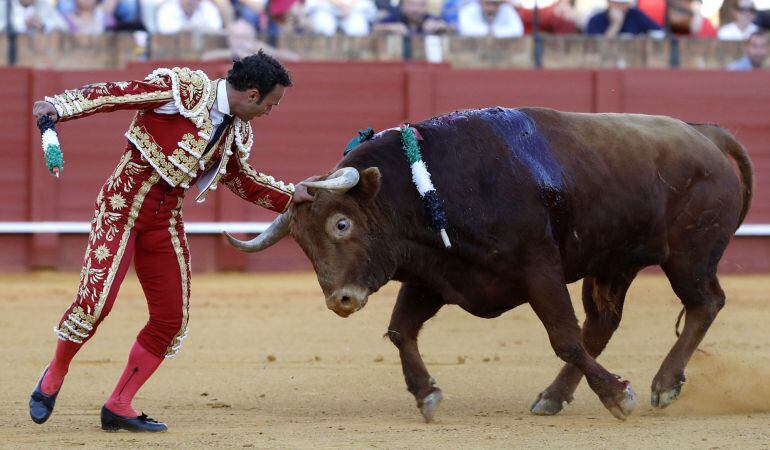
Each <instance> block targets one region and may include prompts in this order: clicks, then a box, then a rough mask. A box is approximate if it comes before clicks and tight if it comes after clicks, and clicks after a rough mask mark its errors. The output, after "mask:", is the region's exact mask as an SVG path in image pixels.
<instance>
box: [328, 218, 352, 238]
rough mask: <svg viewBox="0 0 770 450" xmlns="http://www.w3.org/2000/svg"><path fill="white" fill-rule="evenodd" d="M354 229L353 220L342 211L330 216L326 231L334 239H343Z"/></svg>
mask: <svg viewBox="0 0 770 450" xmlns="http://www.w3.org/2000/svg"><path fill="white" fill-rule="evenodd" d="M352 229H353V221H351V220H350V219H348V218H347V217H346V216H345V215H343V214H341V213H337V214H334V215H332V216H331V217H329V219H328V222H326V231H327V232H328V233H329V234H330V235H331V237H333V238H334V239H343V238H346V237H348V236H349V235H350V231H351V230H352Z"/></svg>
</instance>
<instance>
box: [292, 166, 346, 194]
mask: <svg viewBox="0 0 770 450" xmlns="http://www.w3.org/2000/svg"><path fill="white" fill-rule="evenodd" d="M358 178H359V175H358V170H356V169H355V168H353V167H343V168H342V169H339V170H337V171H336V172H334V173H333V174H331V175H329V177H328V178H327V179H325V180H321V181H303V182H302V184H304V185H305V186H307V187H311V188H316V189H328V190H330V191H337V192H340V193H342V192H347V191H348V190H350V189H351V188H352V187H353V186H355V185H357V184H358Z"/></svg>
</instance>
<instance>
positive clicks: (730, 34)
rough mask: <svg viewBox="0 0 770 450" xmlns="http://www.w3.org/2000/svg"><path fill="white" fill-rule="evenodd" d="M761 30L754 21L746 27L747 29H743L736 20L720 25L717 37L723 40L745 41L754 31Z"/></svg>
mask: <svg viewBox="0 0 770 450" xmlns="http://www.w3.org/2000/svg"><path fill="white" fill-rule="evenodd" d="M757 31H759V27H758V26H756V25H754V24H753V23H751V24H749V26H748V27H746V30H744V31H741V29H740V28H738V25H736V24H735V22H730V23H728V24H727V25H724V26H721V27H719V31H717V38H719V40H721V41H745V40H746V39H748V38H749V36H751V34H752V33H755V32H757Z"/></svg>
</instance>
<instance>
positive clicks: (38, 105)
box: [32, 101, 59, 122]
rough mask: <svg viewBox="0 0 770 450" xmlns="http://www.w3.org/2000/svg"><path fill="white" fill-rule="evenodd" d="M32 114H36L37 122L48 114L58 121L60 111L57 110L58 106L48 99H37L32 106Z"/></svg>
mask: <svg viewBox="0 0 770 450" xmlns="http://www.w3.org/2000/svg"><path fill="white" fill-rule="evenodd" d="M32 115H33V116H35V122H37V121H38V120H40V118H41V117H43V116H48V117H50V118H51V120H53V121H54V122H56V121H57V120H59V113H58V112H56V108H54V106H53V105H52V104H50V103H48V102H46V101H37V102H35V104H34V105H33V106H32Z"/></svg>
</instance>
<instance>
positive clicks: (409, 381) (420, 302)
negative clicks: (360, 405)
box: [387, 283, 444, 422]
mask: <svg viewBox="0 0 770 450" xmlns="http://www.w3.org/2000/svg"><path fill="white" fill-rule="evenodd" d="M443 305H444V301H443V300H442V299H441V296H440V295H438V294H437V293H436V292H434V291H432V290H430V289H428V288H426V287H424V286H420V285H415V284H410V283H404V284H403V285H402V286H401V290H400V291H399V293H398V298H397V299H396V306H395V307H394V308H393V314H392V316H391V318H390V325H389V326H388V333H387V334H388V337H389V338H390V340H391V342H393V344H395V346H396V347H397V348H398V353H399V356H400V357H401V367H402V368H403V370H404V378H405V379H406V388H407V390H408V391H409V392H411V393H412V395H414V398H415V399H416V400H417V407H418V408H420V413H422V416H423V417H424V418H425V421H426V422H430V421H431V420H433V415H434V413H435V412H436V409H437V408H438V405H439V403H440V402H441V399H442V397H441V389H439V388H437V387H436V386H435V385H436V381H435V380H434V379H433V377H431V376H430V374H429V373H428V369H426V368H425V363H424V362H423V361H422V356H420V351H419V349H418V348H417V335H418V334H419V332H420V328H422V325H423V324H424V323H425V321H426V320H428V319H430V318H431V317H433V316H434V315H435V314H436V313H437V312H438V310H439V309H441V307H442V306H443Z"/></svg>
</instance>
